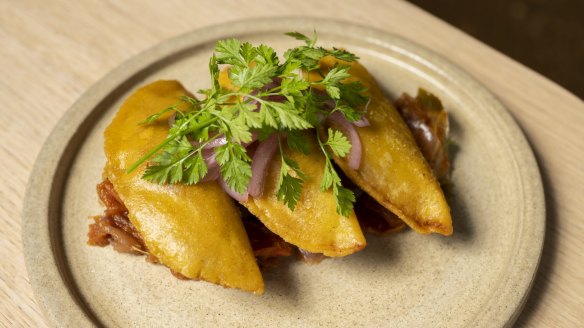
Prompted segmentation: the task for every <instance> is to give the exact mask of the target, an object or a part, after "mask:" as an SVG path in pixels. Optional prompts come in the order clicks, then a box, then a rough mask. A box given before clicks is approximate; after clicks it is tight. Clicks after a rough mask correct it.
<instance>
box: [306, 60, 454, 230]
mask: <svg viewBox="0 0 584 328" xmlns="http://www.w3.org/2000/svg"><path fill="white" fill-rule="evenodd" d="M338 63H342V64H347V65H351V69H350V71H349V72H350V73H351V75H352V77H351V78H349V79H347V81H346V82H351V81H360V82H361V83H363V85H364V86H365V87H366V88H367V89H368V91H367V92H368V95H369V96H370V97H371V99H370V103H369V106H368V109H367V112H366V114H365V117H366V118H367V119H368V120H369V122H370V126H367V127H362V128H359V127H355V128H356V130H357V132H358V133H359V137H360V139H361V144H362V157H361V165H360V167H359V169H358V170H353V169H351V168H349V166H348V161H347V158H335V162H336V163H337V165H339V166H340V167H341V169H342V170H343V172H344V173H345V174H346V175H347V176H348V177H349V178H350V179H351V180H352V181H353V182H354V183H356V184H357V185H358V186H359V187H360V188H361V189H363V190H364V191H366V192H367V193H368V194H369V195H371V196H372V197H373V198H374V199H375V200H377V201H378V202H379V203H380V204H381V205H383V206H384V207H385V208H387V209H388V210H390V211H392V212H393V213H395V214H396V215H397V216H398V217H399V218H400V219H402V220H403V221H404V222H405V223H406V224H407V225H409V226H410V227H411V228H412V229H414V230H415V231H417V232H420V233H431V232H436V233H440V234H443V235H450V234H452V220H451V217H450V208H449V206H448V203H447V202H446V199H445V197H444V193H443V191H442V189H441V188H440V184H439V183H438V181H437V180H436V178H435V177H434V175H433V174H432V169H431V168H430V166H429V165H428V163H427V162H426V160H425V159H424V157H423V155H422V153H421V152H420V149H419V148H418V146H417V145H416V141H415V140H414V138H413V137H412V133H411V132H410V130H409V129H408V127H407V125H406V124H405V122H404V121H403V119H402V118H401V116H400V114H399V113H398V111H397V110H396V109H395V108H394V107H393V105H392V103H391V102H390V101H389V100H388V99H387V98H386V97H385V95H384V94H383V91H382V90H381V89H380V88H379V86H378V85H377V83H376V82H375V80H374V79H373V77H372V76H371V74H369V72H368V71H367V70H366V69H365V67H363V66H362V65H361V64H359V63H357V62H351V63H346V62H340V61H338V60H337V59H335V58H332V57H325V58H324V59H323V60H321V62H320V64H321V68H322V70H323V71H325V72H326V71H327V70H328V69H330V68H332V67H334V66H335V65H336V64H338ZM315 79H321V78H320V77H317V76H314V78H313V80H315Z"/></svg>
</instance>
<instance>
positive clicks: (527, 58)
mask: <svg viewBox="0 0 584 328" xmlns="http://www.w3.org/2000/svg"><path fill="white" fill-rule="evenodd" d="M409 1H410V2H411V3H413V4H415V5H417V6H418V7H420V8H422V9H424V10H426V11H428V12H430V13H431V14H433V15H434V16H437V17H439V18H441V19H442V20H444V21H446V22H448V23H450V24H451V25H454V26H456V27H457V28H459V29H461V30H463V31H464V32H466V33H468V34H470V35H472V36H474V37H475V38H477V39H479V40H481V41H482V42H484V43H486V44H488V45H490V46H491V47H493V48H495V49H497V50H499V51H500V52H502V53H504V54H506V55H508V56H509V57H511V58H513V59H515V60H517V61H518V62H521V63H523V64H524V65H526V66H528V67H530V68H531V69H533V70H535V71H537V72H539V73H540V74H542V75H545V76H546V77H548V78H549V79H551V80H553V81H554V82H556V83H558V84H559V85H561V86H563V87H564V88H566V89H568V90H569V91H571V92H572V93H574V94H575V95H576V96H578V97H580V99H584V0H479V1H472V0H471V1H464V0H458V1H456V0H409Z"/></svg>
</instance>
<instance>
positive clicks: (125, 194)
mask: <svg viewBox="0 0 584 328" xmlns="http://www.w3.org/2000/svg"><path fill="white" fill-rule="evenodd" d="M287 34H288V35H290V36H292V37H294V38H296V39H298V40H301V41H303V42H304V43H305V45H303V46H299V47H296V48H292V49H289V50H288V51H287V52H286V53H285V54H284V60H280V59H279V58H278V57H277V55H276V53H275V51H274V50H273V49H272V48H270V47H268V46H266V45H260V46H257V47H255V46H253V45H251V44H249V43H246V42H243V43H242V42H240V41H238V40H235V39H230V40H221V41H218V42H217V45H216V47H215V53H214V54H213V55H212V57H211V59H210V61H209V70H210V75H211V87H210V88H209V89H206V90H200V91H198V94H199V96H195V95H193V94H191V93H189V92H188V91H187V90H186V89H185V88H183V86H182V85H181V84H180V83H179V82H176V81H157V82H154V83H151V84H148V85H146V86H144V87H142V88H140V89H138V90H137V91H135V92H134V93H133V94H132V95H131V96H130V97H129V98H128V99H126V101H125V102H124V104H123V105H122V106H121V108H120V109H119V111H118V113H117V114H116V116H115V117H114V119H113V121H112V123H111V124H110V125H109V126H108V128H107V129H106V130H105V133H104V139H105V146H104V150H105V155H106V158H107V162H106V165H105V168H104V172H103V181H102V182H101V183H100V184H99V185H98V187H97V190H98V195H99V198H100V200H101V202H102V203H103V204H104V205H105V207H106V210H105V211H104V214H103V215H102V216H99V217H95V218H94V220H95V223H93V224H92V225H91V226H90V231H89V243H90V244H93V245H101V246H104V245H107V244H110V243H111V244H112V245H113V247H114V248H115V249H116V250H118V251H120V252H126V253H135V254H139V253H142V254H146V255H147V260H149V261H150V262H155V263H161V264H164V265H166V266H167V267H169V268H170V269H171V271H172V272H173V274H175V276H177V277H179V278H185V279H200V280H205V281H208V282H211V283H215V284H219V285H222V286H225V287H232V288H239V289H242V290H245V291H250V292H253V293H257V294H261V293H263V291H264V284H263V280H262V276H261V273H260V267H267V266H269V265H270V264H272V263H274V261H277V259H278V258H282V257H289V256H291V255H293V254H298V256H300V257H302V258H303V259H304V260H305V261H306V262H308V263H317V262H319V261H321V260H322V259H324V258H326V257H339V256H346V255H349V254H352V253H355V252H357V251H359V250H361V249H363V248H364V247H365V245H366V240H365V237H364V235H363V232H362V231H366V232H371V233H375V234H378V235H387V234H390V233H393V232H396V231H399V230H401V229H403V228H404V226H405V224H407V225H409V226H410V227H412V228H413V229H414V230H415V231H417V232H421V233H429V232H437V233H441V234H444V235H449V234H451V233H452V224H451V219H450V211H449V208H448V204H447V203H446V200H445V198H444V194H443V192H442V190H441V189H440V185H439V183H438V181H437V179H436V177H435V176H434V175H433V171H432V168H434V172H435V173H436V174H438V175H437V176H439V177H440V178H444V179H447V177H448V172H449V162H448V158H447V156H446V150H445V146H446V137H447V133H448V117H447V116H446V114H445V111H444V110H443V109H442V107H441V105H440V103H439V100H437V98H435V97H434V96H432V95H431V94H429V93H427V92H425V91H423V90H421V91H419V94H418V96H417V97H416V98H412V97H410V96H407V95H404V96H403V97H402V98H400V102H398V104H399V105H400V106H399V108H400V111H399V112H398V111H397V110H396V109H395V108H394V107H393V106H392V104H391V103H390V102H389V100H387V99H386V98H385V96H384V95H383V93H382V91H381V89H380V88H379V87H378V86H377V84H376V83H375V81H374V80H373V77H372V76H371V75H370V74H369V73H368V72H367V71H366V70H365V68H364V67H363V66H361V65H360V64H359V63H357V61H356V60H357V59H358V57H357V56H355V55H354V54H352V53H350V52H348V51H346V50H342V49H337V48H332V49H325V48H322V47H317V46H316V45H315V44H316V33H315V35H314V37H312V38H309V37H307V36H305V35H303V34H300V33H297V32H293V33H287ZM408 97H409V98H408ZM438 105H440V106H438ZM400 114H401V115H402V116H403V118H402V116H400ZM404 118H405V122H404ZM426 130H430V132H428V133H430V137H428V134H424V133H425V132H427V131H426ZM412 133H413V135H412ZM424 138H425V139H424ZM416 142H418V144H419V146H418V145H416ZM424 157H426V158H427V159H428V161H429V162H430V165H432V166H430V165H429V164H428V161H427V160H426V159H425V158H424ZM445 161H446V162H445ZM335 163H336V165H335ZM337 165H338V167H340V170H339V169H338V168H337ZM431 167H432V168H431ZM404 222H405V224H404Z"/></svg>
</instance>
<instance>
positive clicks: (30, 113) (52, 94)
mask: <svg viewBox="0 0 584 328" xmlns="http://www.w3.org/2000/svg"><path fill="white" fill-rule="evenodd" d="M274 16H314V17H327V18H336V19H343V20H347V21H352V22H356V23H359V24H362V25H367V26H370V27H373V28H377V29H380V30H384V31H387V32H391V33H395V34H398V35H401V36H404V37H406V38H409V39H411V40H414V41H417V42H418V43H421V44H423V45H425V46H426V47H428V48H430V49H432V50H434V51H436V52H438V53H441V54H443V55H444V56H445V57H447V58H449V59H450V60H451V61H452V62H454V63H456V64H457V65H459V66H461V67H462V68H463V69H465V70H466V71H468V72H469V73H470V74H471V75H473V76H474V77H475V78H476V79H477V80H479V81H481V82H482V83H483V84H484V85H486V86H487V88H489V89H490V90H491V91H492V92H493V93H494V94H495V95H496V96H497V97H499V99H500V100H501V101H502V102H503V103H504V104H505V106H507V108H508V109H509V110H510V111H511V113H512V115H513V116H514V117H515V119H516V120H517V121H518V123H519V125H520V126H521V128H522V129H523V131H524V132H525V134H526V135H527V138H528V140H529V142H530V144H531V146H532V147H533V149H534V152H535V154H536V157H537V160H538V164H539V166H540V169H541V172H542V175H543V180H544V188H545V193H546V202H547V203H546V207H547V213H548V214H547V230H546V240H545V245H544V252H543V257H542V260H541V266H540V270H539V272H538V274H537V277H536V279H535V282H534V287H533V291H532V292H531V294H530V296H529V299H528V302H527V305H526V308H525V310H524V312H523V313H522V314H521V316H520V317H519V320H518V323H517V326H521V327H575V326H578V325H581V324H582V322H584V252H583V251H582V249H583V248H584V238H583V237H582V235H583V234H584V214H582V213H583V211H582V205H581V201H580V198H581V197H582V196H584V166H583V165H582V164H581V163H582V162H583V161H584V138H583V136H584V134H583V132H582V127H583V126H584V103H583V102H582V101H581V100H580V99H578V98H577V97H575V96H573V95H572V94H570V93H569V92H567V91H566V90H564V89H562V88H560V87H559V86H557V85H556V84H554V83H552V82H551V81H549V80H547V79H546V78H544V77H542V76H540V75H538V74H537V73H535V72H533V71H531V70H529V69H528V68H526V67H524V66H522V65H520V64H518V63H516V62H514V61H513V60H511V59H509V58H507V57H505V56H504V55H502V54H500V53H498V52H497V51H495V50H493V49H491V48H489V47H487V46H485V45H483V44H482V43H480V42H478V41H477V40H474V39H472V38H471V37H469V36H467V35H465V34H464V33H462V32H460V31H458V30H456V29H455V28H453V27H451V26H449V25H447V24H446V23H444V22H442V21H440V20H438V19H437V18H435V17H432V16H431V15H429V14H427V13H425V12H423V11H422V10H420V9H418V8H416V7H414V6H412V5H410V4H408V3H405V2H402V1H384V2H381V1H375V0H367V1H359V2H357V1H338V0H337V1H334V0H321V1H318V2H317V1H299V0H296V1H273V0H271V1H255V2H246V3H245V4H244V2H241V1H234V0H223V1H196V2H195V1H188V0H184V1H181V0H168V1H164V2H163V1H139V0H127V1H123V2H122V1H113V0H111V1H97V0H95V1H91V0H86V1H66V0H51V1H47V0H43V1H41V0H19V1H12V0H1V1H0V74H1V75H0V104H2V107H1V108H0V113H1V114H2V116H1V119H0V140H2V142H1V143H0V152H1V153H0V154H1V157H0V158H2V162H3V164H2V170H0V177H1V182H2V184H1V186H0V258H1V259H2V260H1V261H2V265H1V266H0V325H1V326H6V327H26V326H30V327H43V326H46V325H47V322H46V321H45V319H44V317H43V314H42V312H41V310H40V308H39V307H38V305H37V304H36V302H35V299H34V295H33V292H32V289H31V287H30V285H29V283H28V279H27V273H26V269H25V265H24V259H23V255H22V246H21V240H22V238H21V228H20V220H21V219H20V217H21V215H20V213H21V210H22V199H23V196H24V193H25V189H26V184H27V180H28V178H29V174H30V171H31V168H32V166H33V163H34V160H35V157H36V155H37V154H38V152H39V150H40V148H41V147H42V144H43V142H44V140H45V139H46V138H47V136H48V134H49V133H50V131H51V129H52V128H53V127H54V126H55V124H56V122H57V121H58V120H59V118H61V116H62V115H63V114H64V113H65V111H66V110H67V109H68V108H69V107H70V106H71V104H72V103H73V102H74V101H75V100H76V99H77V98H78V97H79V96H80V95H81V94H82V93H83V92H84V91H85V90H86V89H87V88H89V87H90V86H91V85H92V84H93V83H95V82H96V81H98V80H99V79H100V78H101V77H103V76H104V75H105V74H107V73H108V72H109V71H110V70H111V69H113V68H114V67H116V66H117V65H119V64H120V63H122V62H123V61H124V60H126V59H128V58H130V57H132V56H133V55H135V54H137V53H139V52H140V51H142V50H144V49H147V48H149V47H151V46H153V45H155V44H157V43H158V42H160V41H163V40H165V39H167V38H170V37H173V36H176V35H178V34H181V33H184V32H187V31H191V30H193V29H197V28H201V27H205V26H209V25H212V24H217V23H223V22H228V21H234V20H239V19H244V18H252V17H274ZM494 178H496V177H494Z"/></svg>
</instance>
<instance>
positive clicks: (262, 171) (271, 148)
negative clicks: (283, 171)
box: [247, 133, 278, 198]
mask: <svg viewBox="0 0 584 328" xmlns="http://www.w3.org/2000/svg"><path fill="white" fill-rule="evenodd" d="M277 149H278V135H277V134H276V133H274V134H272V135H271V136H269V137H268V138H267V139H266V140H264V141H262V142H260V144H259V145H258V148H257V149H256V152H255V154H254V155H253V158H252V161H251V171H252V173H251V181H250V182H249V185H248V187H247V192H248V193H249V194H250V195H251V196H252V197H254V198H257V197H260V196H261V195H262V193H263V191H264V180H265V179H266V175H267V173H268V169H267V166H268V164H269V163H270V160H271V159H272V157H274V153H275V152H276V150H277Z"/></svg>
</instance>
